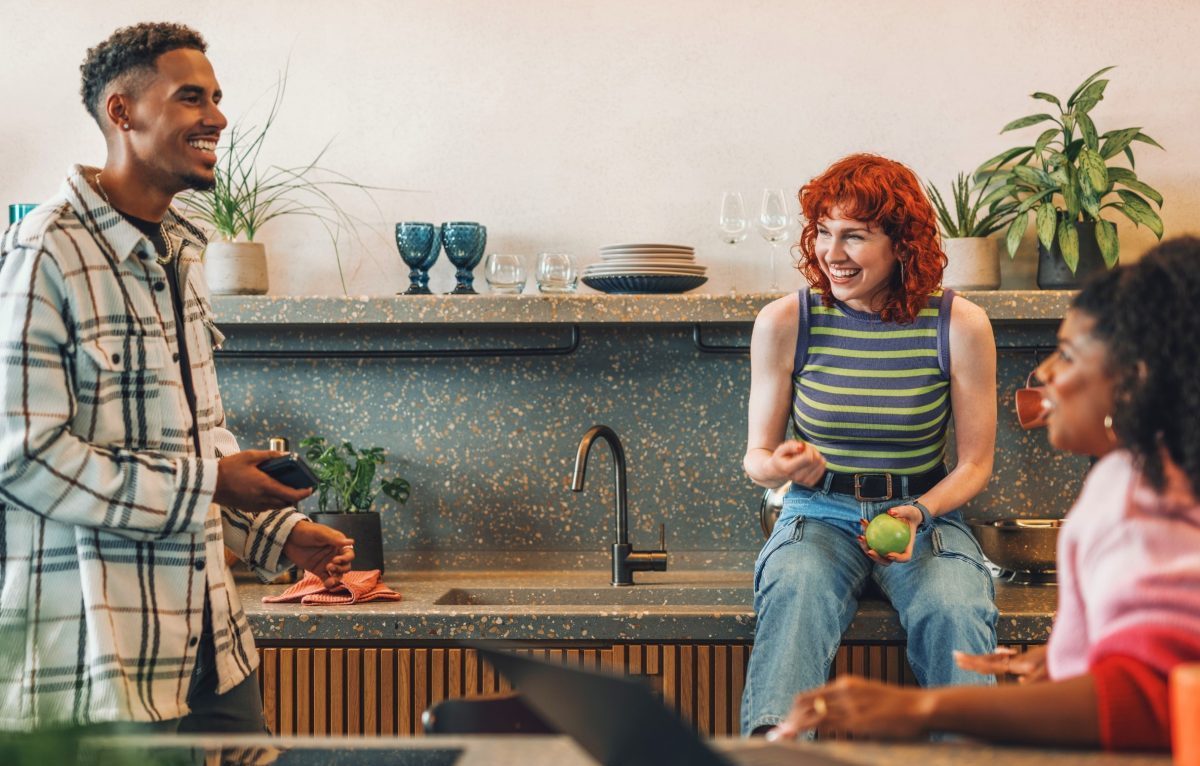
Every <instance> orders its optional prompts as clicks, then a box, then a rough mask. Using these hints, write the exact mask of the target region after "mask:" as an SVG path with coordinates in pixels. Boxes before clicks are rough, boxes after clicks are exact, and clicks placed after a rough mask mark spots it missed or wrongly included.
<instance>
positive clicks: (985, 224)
mask: <svg viewBox="0 0 1200 766" xmlns="http://www.w3.org/2000/svg"><path fill="white" fill-rule="evenodd" d="M992 189H993V181H992V178H991V176H986V177H981V178H979V179H977V180H972V179H971V178H969V177H968V176H967V174H966V173H959V174H958V177H957V178H955V179H954V181H952V182H951V184H950V201H951V202H953V203H954V205H953V207H951V206H949V205H947V204H946V201H945V199H944V198H943V197H942V195H941V193H940V192H939V191H938V190H937V187H935V186H934V185H933V184H925V193H926V194H928V195H929V201H930V202H931V203H933V209H934V212H936V213H937V217H938V224H939V226H940V227H941V229H942V236H943V237H946V238H949V239H963V238H967V237H987V236H990V235H992V234H994V233H995V232H997V231H1000V230H1001V229H1003V228H1004V227H1005V226H1007V225H1009V224H1010V223H1011V222H1012V219H1013V216H1015V215H1016V214H1017V213H1016V210H1017V203H1016V202H1013V201H1012V200H1001V202H1000V203H999V204H996V205H992V206H991V207H987V206H985V205H984V201H985V198H986V197H987V195H988V193H989V191H991V190H992Z"/></svg>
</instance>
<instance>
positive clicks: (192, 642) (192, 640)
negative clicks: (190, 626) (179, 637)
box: [188, 636, 200, 646]
mask: <svg viewBox="0 0 1200 766" xmlns="http://www.w3.org/2000/svg"><path fill="white" fill-rule="evenodd" d="M198 643H200V639H199V638H196V637H195V636H192V637H191V638H189V639H188V646H195V645H196V644H198Z"/></svg>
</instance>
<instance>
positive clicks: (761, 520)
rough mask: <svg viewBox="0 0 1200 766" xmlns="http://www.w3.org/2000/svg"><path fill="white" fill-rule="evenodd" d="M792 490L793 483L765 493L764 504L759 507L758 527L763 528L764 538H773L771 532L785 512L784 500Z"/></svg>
mask: <svg viewBox="0 0 1200 766" xmlns="http://www.w3.org/2000/svg"><path fill="white" fill-rule="evenodd" d="M791 488H792V483H791V482H790V481H789V482H788V483H786V484H784V485H783V486H781V487H776V488H775V489H768V490H766V491H764V492H763V496H762V502H761V503H760V504H759V506H758V525H759V526H760V527H762V533H763V537H764V538H766V537H770V536H771V530H772V529H774V528H775V522H776V521H778V520H779V513H780V511H782V510H783V498H784V496H785V495H787V493H788V490H789V489H791Z"/></svg>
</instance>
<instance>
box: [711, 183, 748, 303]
mask: <svg viewBox="0 0 1200 766" xmlns="http://www.w3.org/2000/svg"><path fill="white" fill-rule="evenodd" d="M749 233H750V221H749V219H747V218H746V204H745V203H744V202H743V201H742V193H741V192H737V191H727V192H725V193H723V194H722V195H721V214H720V216H719V217H718V218H717V236H719V237H720V238H721V241H722V242H724V243H725V244H727V245H733V246H735V247H736V246H737V243H739V242H741V241H742V240H744V239H745V238H746V235H747V234H749ZM736 282H737V260H736V259H734V261H733V262H732V264H731V265H730V267H729V294H730V295H737V284H736Z"/></svg>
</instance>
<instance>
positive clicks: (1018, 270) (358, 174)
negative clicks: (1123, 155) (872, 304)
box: [0, 0, 1200, 294]
mask: <svg viewBox="0 0 1200 766" xmlns="http://www.w3.org/2000/svg"><path fill="white" fill-rule="evenodd" d="M4 5H5V6H6V8H5V11H4V23H3V24H2V25H0V61H2V62H3V75H2V78H0V88H2V89H3V99H2V103H3V104H4V106H5V107H6V108H5V116H4V117H3V119H2V120H0V167H2V168H3V172H2V173H0V201H3V202H5V203H7V202H13V201H37V200H39V199H41V198H43V197H45V196H47V195H49V194H51V193H53V191H54V190H55V189H56V188H57V185H58V183H59V181H60V177H61V175H62V173H63V171H64V170H65V169H66V168H67V167H68V166H69V165H70V164H71V163H72V162H76V161H86V162H93V163H95V162H99V161H101V160H102V157H103V144H102V142H101V141H100V137H99V133H98V131H97V129H96V127H95V125H94V124H93V123H92V122H91V121H90V118H88V116H87V115H86V113H85V112H84V111H83V108H82V106H81V105H80V104H79V101H78V97H77V92H78V87H79V84H78V65H79V62H80V61H81V60H82V57H83V54H84V51H85V50H86V48H87V47H89V46H90V45H92V44H94V43H96V42H98V41H99V40H100V39H102V38H103V37H105V36H106V35H107V34H108V33H109V32H110V31H111V30H112V29H113V28H115V27H116V26H119V25H122V24H126V23H132V22H136V21H139V20H146V19H164V18H165V19H170V20H178V21H183V22H186V23H188V24H192V25H194V26H196V27H197V28H199V29H200V30H201V31H202V32H203V33H204V34H205V35H206V36H207V37H208V39H209V41H210V43H211V48H210V51H209V55H210V57H211V59H212V61H213V62H214V65H215V67H216V70H217V74H218V77H219V78H220V80H221V82H222V86H223V87H224V89H225V92H226V94H227V98H226V102H225V103H226V107H227V113H228V115H229V116H230V117H231V118H236V117H237V116H239V115H241V114H243V113H245V111H246V110H247V109H248V108H249V107H250V105H251V104H252V102H254V100H255V98H256V97H259V96H260V95H261V94H262V93H263V92H264V91H266V90H267V89H269V87H270V85H271V83H272V82H273V81H274V78H275V76H276V73H277V71H278V70H280V69H282V68H283V66H284V65H285V63H286V62H287V60H288V57H289V55H290V57H291V73H290V82H289V86H288V93H287V100H286V103H285V105H284V111H283V114H282V116H281V118H280V120H279V123H278V124H277V125H276V129H275V133H274V135H273V136H272V143H271V146H270V149H269V152H268V153H269V155H270V159H272V160H275V161H278V162H281V163H288V164H294V163H299V162H302V161H305V160H307V159H309V158H310V157H311V156H312V155H313V154H315V153H316V152H317V151H318V150H319V149H320V148H321V146H322V145H323V144H324V143H325V141H326V140H328V139H329V138H330V137H335V136H336V138H335V141H334V144H333V147H332V148H331V150H330V152H329V154H328V156H327V160H328V161H327V164H328V165H329V166H331V167H333V168H336V169H338V170H341V171H344V172H346V173H348V174H349V175H351V176H353V177H354V178H356V179H358V180H360V181H361V182H364V183H372V184H379V185H384V186H392V187H403V188H405V189H413V190H419V191H416V192H409V193H401V192H384V193H380V194H378V195H377V199H378V202H379V205H380V207H381V209H382V215H381V214H380V213H379V212H376V211H375V210H374V209H373V208H372V207H371V206H370V205H368V204H366V203H364V202H363V201H361V200H358V199H354V198H353V197H350V198H347V204H348V207H349V209H350V210H351V211H352V212H353V213H354V214H356V215H358V216H360V217H362V218H363V219H364V220H365V221H366V224H367V225H366V226H364V227H363V228H362V230H361V232H360V233H361V234H362V237H363V242H364V244H363V245H356V244H354V243H349V244H348V248H349V253H348V260H349V261H350V271H351V285H350V288H351V292H353V293H363V294H386V293H390V292H394V291H396V290H397V289H400V288H401V287H402V286H403V285H404V284H406V277H405V272H404V269H403V266H402V265H401V264H400V263H399V259H398V257H397V256H396V253H395V248H394V246H393V245H392V244H391V243H390V241H389V240H390V235H389V231H390V229H391V224H392V223H394V222H395V221H399V220H432V221H435V222H436V221H442V220H464V219H465V220H479V221H482V222H484V223H486V224H487V225H488V227H489V231H490V235H491V241H490V243H489V250H501V251H512V252H525V253H534V252H537V251H538V250H542V249H548V248H554V249H566V250H569V251H572V252H574V253H576V254H578V255H579V256H580V257H581V260H582V261H584V262H588V261H591V260H595V259H596V258H597V256H596V255H595V251H596V248H597V247H598V246H600V245H603V244H606V243H611V242H618V241H638V240H649V241H670V242H685V243H692V244H694V245H695V246H696V248H697V251H698V255H699V257H700V258H701V259H702V260H703V261H704V262H706V263H708V264H709V265H710V266H712V267H714V269H713V270H714V272H715V273H714V274H713V279H712V280H711V281H710V283H709V284H708V285H707V286H706V287H705V289H706V290H709V291H719V290H723V289H725V288H726V287H727V286H728V276H729V272H730V269H731V267H732V266H733V265H734V264H735V258H736V259H737V263H738V264H739V266H738V268H739V269H740V272H741V274H742V276H741V277H740V278H739V286H741V287H743V288H744V287H746V286H747V285H749V284H752V285H757V286H759V287H765V286H766V284H767V281H766V275H765V264H766V258H767V252H768V248H767V245H766V244H765V243H764V242H762V241H761V240H760V239H756V238H754V239H751V240H748V241H747V242H746V243H744V244H742V245H741V246H739V248H738V249H737V250H736V251H730V250H729V249H728V248H727V247H726V246H723V245H721V244H720V243H719V242H717V241H716V239H715V237H714V235H713V222H714V219H715V214H716V203H717V198H718V195H719V192H720V191H721V190H722V189H723V188H726V187H732V188H740V189H742V190H743V191H744V193H745V194H746V196H747V200H748V201H749V202H750V203H751V205H752V206H753V207H755V208H756V207H757V201H758V197H759V194H760V192H761V189H762V187H763V186H765V185H771V186H784V187H787V188H790V189H795V188H797V187H798V186H799V185H800V184H801V183H803V181H804V180H806V179H807V178H809V177H810V176H812V175H813V174H815V173H817V172H819V171H820V170H821V169H822V168H824V167H825V166H826V165H827V164H828V163H829V162H831V161H832V160H834V159H836V158H837V157H839V156H841V155H843V154H845V153H848V152H852V151H858V150H868V151H875V152H880V153H883V154H887V155H889V156H892V157H895V158H897V159H900V160H902V161H904V162H906V163H908V164H909V165H911V166H912V167H913V168H914V169H915V170H916V171H917V172H918V173H919V174H921V175H922V176H923V177H928V178H931V179H934V180H935V181H937V182H939V183H944V182H946V181H947V180H948V179H949V178H950V177H951V176H952V175H953V174H954V173H956V172H957V171H958V170H964V169H970V168H973V167H974V166H975V165H976V164H977V163H978V162H980V161H981V160H983V159H985V158H987V157H989V156H991V155H993V154H995V153H996V152H998V151H999V150H1001V149H1004V148H1006V147H1008V146H1010V145H1013V144H1014V142H1015V139H1013V138H1011V137H1009V136H999V135H997V131H998V130H999V128H1000V127H1001V126H1002V125H1003V124H1004V123H1005V122H1007V121H1008V120H1010V119H1013V118H1016V117H1019V116H1021V115H1024V114H1028V113H1030V112H1033V111H1038V110H1037V109H1035V108H1033V107H1034V102H1033V101H1032V100H1031V99H1029V98H1028V95H1029V94H1030V93H1031V92H1033V91H1034V90H1047V91H1050V92H1052V93H1058V94H1065V92H1068V91H1069V90H1070V89H1071V88H1073V87H1074V86H1075V85H1076V84H1077V83H1078V82H1079V81H1080V80H1081V79H1082V78H1083V77H1084V76H1086V75H1087V74H1090V73H1091V72H1092V71H1094V70H1096V69H1098V68H1100V67H1101V66H1104V65H1106V64H1118V65H1119V68H1118V69H1117V70H1115V71H1114V72H1113V73H1112V74H1111V77H1112V79H1113V82H1112V84H1111V85H1110V86H1109V90H1108V98H1107V100H1106V101H1105V102H1103V103H1102V104H1101V105H1100V106H1099V107H1097V109H1096V110H1095V112H1094V113H1093V114H1094V117H1095V119H1096V121H1097V123H1098V125H1099V127H1100V129H1101V130H1105V129H1107V128H1112V127H1128V126H1131V125H1141V126H1142V127H1143V128H1144V129H1145V131H1146V132H1148V133H1149V134H1151V135H1152V136H1154V137H1155V138H1157V139H1158V140H1159V141H1160V142H1161V143H1162V144H1163V145H1164V146H1165V147H1166V148H1167V151H1166V152H1165V153H1164V152H1158V151H1157V150H1154V149H1150V148H1148V147H1141V148H1140V150H1139V153H1138V154H1139V157H1138V158H1139V162H1138V171H1139V173H1140V174H1141V175H1142V177H1143V178H1144V180H1146V181H1147V182H1148V183H1150V184H1151V185H1153V186H1155V187H1157V188H1158V189H1159V190H1160V191H1162V193H1163V194H1164V196H1165V197H1166V207H1165V208H1164V210H1163V218H1164V219H1165V222H1166V227H1167V232H1168V233H1169V234H1170V233H1183V232H1189V231H1190V232H1197V231H1200V223H1198V221H1200V185H1198V184H1197V178H1198V175H1200V142H1198V141H1197V140H1196V131H1197V125H1200V97H1198V95H1200V94H1198V93H1197V89H1198V88H1197V79H1196V75H1195V73H1196V72H1198V71H1200V33H1198V32H1197V31H1196V30H1198V29H1200V3H1197V2H1194V1H1190V0H1174V1H1163V2H1153V3H1152V2H1130V1H1129V0H1122V1H1116V2H1114V1H1112V0H1091V2H1088V3H1083V2H1075V1H1074V0H1070V1H1068V2H1061V3H1046V2H1042V1H1041V0H1011V1H1010V2H1007V3H995V2H966V1H963V0H959V1H958V2H952V1H946V2H935V1H933V0H928V1H926V2H899V1H898V0H892V1H891V2H852V1H851V0H844V1H842V2H817V1H816V0H807V1H805V2H798V1H796V2H786V1H785V0H755V1H752V2H734V1H733V0H725V1H724V2H717V1H715V0H714V1H709V0H704V1H696V2H684V1H683V0H669V1H668V0H659V1H655V0H641V2H632V1H630V0H608V1H607V2H560V1H556V0H537V1H534V0H507V1H505V2H483V1H482V0H480V1H477V2H469V1H466V0H454V1H449V0H447V1H444V2H436V1H433V0H430V1H429V2H401V1H397V0H369V1H368V0H359V1H357V2H355V1H353V0H350V1H348V2H341V3H331V2H315V1H313V0H290V1H289V0H240V1H239V2H231V1H229V0H205V2H202V3H197V4H195V8H196V10H194V11H181V10H179V9H180V8H182V7H183V4H178V3H171V4H167V3H162V2H138V1H135V0H113V1H112V2H106V3H84V2H77V3H76V2H65V1H63V0H58V1H57V2H49V1H47V2H42V1H39V2H16V1H15V0H5V3H4ZM1019 135H1027V134H1019ZM1028 138H1029V140H1032V136H1028ZM1122 220H1124V219H1122ZM1119 226H1120V233H1121V243H1122V252H1123V255H1124V256H1125V257H1132V256H1135V255H1136V254H1137V253H1138V252H1140V251H1142V250H1144V249H1145V248H1146V247H1147V246H1148V245H1149V244H1150V243H1151V242H1152V241H1153V237H1152V236H1151V235H1149V234H1148V233H1147V232H1146V231H1145V230H1140V231H1138V230H1135V229H1134V228H1133V226H1132V224H1129V223H1128V222H1124V223H1120V224H1119ZM261 239H263V240H264V241H267V242H268V244H269V246H270V248H271V251H272V253H273V254H272V264H271V276H272V280H273V290H272V291H273V292H277V293H289V294H316V293H337V292H340V288H339V287H338V285H337V277H336V269H335V266H334V262H333V257H332V252H331V250H330V248H329V245H328V241H327V240H323V239H322V235H321V234H320V232H319V231H315V230H314V229H313V228H312V227H311V226H310V225H307V224H305V223H304V222H303V221H300V220H297V219H292V220H289V221H286V222H283V221H281V222H279V223H278V224H276V225H274V226H272V227H270V228H268V230H267V231H266V232H265V233H264V235H263V236H262V237H261ZM1032 260H1033V251H1032V249H1031V248H1030V247H1029V242H1027V243H1026V246H1025V249H1024V251H1023V252H1022V253H1021V254H1020V255H1019V256H1018V262H1017V263H1016V264H1013V265H1011V266H1006V269H1008V273H1007V274H1006V286H1021V285H1025V284H1028V282H1029V274H1030V272H1031V269H1032ZM434 274H435V279H434V287H435V288H441V289H445V288H446V287H447V286H448V285H449V284H450V282H451V269H450V267H449V265H448V264H447V263H445V262H444V261H442V262H441V263H439V264H438V266H437V267H436V268H435V271H434Z"/></svg>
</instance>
